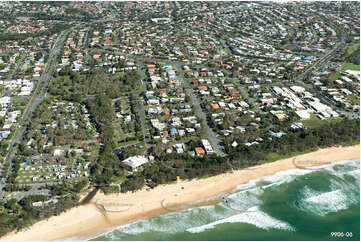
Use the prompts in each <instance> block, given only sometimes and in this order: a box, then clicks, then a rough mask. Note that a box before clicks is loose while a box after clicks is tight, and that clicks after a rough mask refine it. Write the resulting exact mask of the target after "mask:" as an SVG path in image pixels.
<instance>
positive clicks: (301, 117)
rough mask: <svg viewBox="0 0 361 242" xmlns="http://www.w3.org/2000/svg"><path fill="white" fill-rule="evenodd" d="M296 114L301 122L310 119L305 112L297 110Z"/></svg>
mask: <svg viewBox="0 0 361 242" xmlns="http://www.w3.org/2000/svg"><path fill="white" fill-rule="evenodd" d="M296 114H297V116H298V117H299V118H300V119H301V120H307V119H310V114H309V112H308V111H307V110H298V111H296Z"/></svg>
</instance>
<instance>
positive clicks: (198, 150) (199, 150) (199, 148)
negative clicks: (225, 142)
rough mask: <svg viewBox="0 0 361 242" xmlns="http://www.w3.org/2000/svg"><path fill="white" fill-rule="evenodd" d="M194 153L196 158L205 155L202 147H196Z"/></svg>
mask: <svg viewBox="0 0 361 242" xmlns="http://www.w3.org/2000/svg"><path fill="white" fill-rule="evenodd" d="M195 151H196V154H197V155H198V156H203V155H205V154H206V152H205V151H204V149H203V148H202V147H196V148H195Z"/></svg>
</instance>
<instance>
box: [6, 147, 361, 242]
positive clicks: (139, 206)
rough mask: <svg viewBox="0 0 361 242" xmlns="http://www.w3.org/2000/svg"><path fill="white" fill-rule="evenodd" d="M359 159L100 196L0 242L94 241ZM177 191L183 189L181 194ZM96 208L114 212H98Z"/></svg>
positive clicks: (333, 154) (276, 165) (313, 158)
mask: <svg viewBox="0 0 361 242" xmlns="http://www.w3.org/2000/svg"><path fill="white" fill-rule="evenodd" d="M359 157H360V145H354V146H349V147H331V148H326V149H320V150H318V151H315V152H312V153H308V154H304V155H299V156H296V157H295V158H296V162H295V161H294V158H288V159H283V160H278V161H275V162H272V163H266V164H263V165H259V166H255V167H253V168H254V169H248V170H247V169H245V170H237V171H234V172H230V173H226V174H221V175H217V176H213V177H209V178H205V179H200V180H192V181H179V182H177V183H174V184H169V185H162V186H158V187H156V188H154V189H153V190H146V189H143V190H141V191H137V192H135V193H131V192H128V193H120V194H113V195H104V194H103V193H101V192H98V193H97V194H96V196H95V197H94V198H93V199H92V201H91V202H90V203H89V204H87V205H82V206H78V207H75V208H72V209H70V210H68V211H67V212H64V213H62V214H61V215H59V216H54V217H51V218H49V219H48V220H44V221H41V222H38V223H36V224H34V225H33V226H31V227H30V228H29V229H26V230H24V231H21V232H18V233H14V232H13V233H10V234H8V235H6V236H4V237H2V238H1V239H0V240H8V241H10V240H11V241H24V240H25V241H26V240H63V239H69V238H72V239H74V240H82V239H87V238H91V237H94V236H96V235H100V234H101V233H103V232H105V231H107V230H109V229H110V228H112V227H115V226H117V225H121V224H126V223H129V222H132V221H135V220H138V219H142V218H147V217H152V216H156V215H158V214H162V213H167V212H169V210H167V209H164V208H163V207H166V208H170V207H172V205H175V204H178V205H179V204H187V203H192V202H197V201H200V200H205V199H210V198H214V197H216V196H219V195H220V194H225V193H229V192H231V191H232V190H234V189H235V188H236V187H237V186H238V185H239V184H244V183H247V182H249V181H250V180H253V179H257V178H260V177H263V176H269V175H273V174H275V173H277V172H279V171H285V170H290V169H297V168H300V167H309V166H320V165H324V164H329V163H331V162H336V161H342V160H354V159H358V158H359ZM182 187H183V189H182ZM99 205H102V206H104V207H105V208H106V209H109V210H114V211H117V212H113V213H111V212H104V211H103V210H102V209H100V208H99V207H100V206H99Z"/></svg>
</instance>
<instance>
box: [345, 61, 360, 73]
mask: <svg viewBox="0 0 361 242" xmlns="http://www.w3.org/2000/svg"><path fill="white" fill-rule="evenodd" d="M341 70H342V71H345V70H353V71H359V70H360V65H355V64H352V63H346V64H344V65H343V66H342V67H341Z"/></svg>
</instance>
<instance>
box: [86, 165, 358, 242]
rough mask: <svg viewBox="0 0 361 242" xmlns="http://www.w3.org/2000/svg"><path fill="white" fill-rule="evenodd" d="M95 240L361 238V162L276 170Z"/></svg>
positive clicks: (118, 228) (107, 233)
mask: <svg viewBox="0 0 361 242" xmlns="http://www.w3.org/2000/svg"><path fill="white" fill-rule="evenodd" d="M93 240H104V241H106V240H360V161H359V160H353V161H341V162H338V163H336V164H332V165H326V166H322V167H317V168H309V169H295V170H289V171H284V172H278V173H276V174H275V175H272V176H268V177H263V178H261V179H257V180H253V181H250V182H249V183H247V184H244V185H240V186H238V188H237V189H236V190H235V191H234V192H233V193H232V194H230V195H227V196H226V197H224V199H220V201H219V202H217V203H215V204H212V205H206V206H200V207H194V208H189V209H185V210H182V211H175V212H171V213H168V214H164V215H160V216H158V217H154V218H150V219H144V220H139V221H136V222H134V223H131V224H127V225H122V226H119V227H117V228H113V229H111V230H110V231H108V232H106V233H105V234H103V235H102V236H99V237H96V238H94V239H93Z"/></svg>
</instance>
